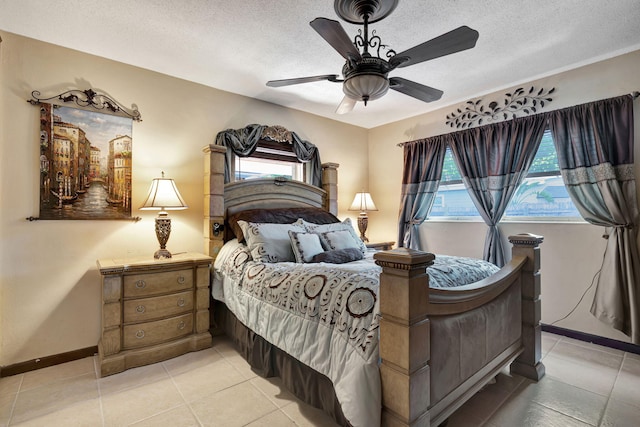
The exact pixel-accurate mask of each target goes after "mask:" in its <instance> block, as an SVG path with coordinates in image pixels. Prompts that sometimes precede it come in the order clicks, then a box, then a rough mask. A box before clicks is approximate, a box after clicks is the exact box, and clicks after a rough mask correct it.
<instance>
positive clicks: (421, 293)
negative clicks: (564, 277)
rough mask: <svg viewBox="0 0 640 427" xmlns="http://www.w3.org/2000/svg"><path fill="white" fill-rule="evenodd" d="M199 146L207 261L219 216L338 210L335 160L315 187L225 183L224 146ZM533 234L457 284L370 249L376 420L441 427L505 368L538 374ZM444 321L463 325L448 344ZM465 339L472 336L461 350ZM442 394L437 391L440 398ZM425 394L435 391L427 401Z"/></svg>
mask: <svg viewBox="0 0 640 427" xmlns="http://www.w3.org/2000/svg"><path fill="white" fill-rule="evenodd" d="M204 152H205V195H204V196H205V215H204V216H205V224H204V228H205V248H206V249H205V250H206V251H207V253H208V254H209V255H210V256H212V257H214V258H215V256H216V255H217V253H218V251H219V249H220V248H221V247H222V245H223V244H224V232H223V228H224V227H221V226H222V225H223V224H224V218H225V215H227V214H230V213H233V212H237V211H239V210H244V209H254V208H260V207H271V208H274V207H289V206H291V207H294V206H315V207H324V208H325V209H327V210H329V211H330V212H332V213H333V214H334V215H335V214H337V167H338V165H337V164H334V163H327V164H323V165H322V166H323V189H322V190H321V189H318V188H316V187H312V186H309V185H307V184H303V183H299V182H294V181H278V180H275V181H274V180H257V181H256V180H248V181H240V182H236V183H231V184H227V185H226V186H225V184H224V154H225V152H226V148H225V147H221V146H217V145H210V146H208V147H205V149H204ZM542 240H543V239H542V237H540V236H535V235H530V234H524V235H517V236H510V237H509V241H510V242H511V243H512V245H513V249H512V259H511V262H510V263H509V264H507V265H506V266H505V267H503V268H502V269H501V270H500V271H499V272H498V273H496V274H494V275H493V276H491V277H489V278H487V279H485V280H482V281H480V282H477V283H474V284H471V285H467V286H463V287H458V288H441V289H433V288H429V286H428V283H429V277H428V275H427V273H426V267H427V266H428V265H429V264H431V263H432V262H433V259H434V255H433V254H430V253H425V252H420V251H415V250H411V249H405V248H398V249H395V250H392V251H386V252H378V253H376V254H375V255H374V258H375V260H376V262H377V263H378V264H379V265H380V266H381V267H382V273H381V276H380V293H379V298H380V312H381V320H380V338H379V351H380V358H381V364H380V376H381V385H382V418H381V419H382V425H383V426H394V427H395V426H437V425H440V424H441V423H443V422H445V421H446V420H447V418H448V417H449V416H450V415H451V414H452V413H453V412H454V411H455V410H456V409H458V408H459V407H460V406H462V404H464V402H466V401H467V400H468V399H470V398H471V397H472V396H473V395H474V394H475V393H476V392H478V391H479V390H480V389H481V388H482V387H483V386H484V385H486V384H487V383H488V382H489V381H491V380H492V379H493V378H494V377H495V376H496V375H497V374H498V373H499V372H500V371H501V370H502V369H503V368H504V367H506V366H509V365H510V370H511V372H512V373H514V374H518V375H522V376H524V377H527V378H530V379H533V380H535V381H537V380H539V379H540V378H542V377H543V376H544V365H543V364H542V363H541V362H540V359H541V347H540V346H541V344H540V341H541V335H540V334H541V329H540V315H541V311H540V272H539V270H540V249H539V245H540V243H542ZM508 295H515V297H511V299H510V300H508V306H507V307H508V311H507V313H506V315H505V314H504V313H498V314H496V313H497V312H499V311H500V310H503V309H504V307H505V302H504V301H507V300H506V298H509V296H508ZM501 299H502V302H501V301H500V300H501ZM499 304H502V305H499ZM500 307H502V308H500ZM492 313H493V314H492ZM491 316H493V322H494V323H495V322H496V320H497V321H500V322H501V323H500V324H498V325H497V327H495V325H492V320H491ZM496 316H497V317H496ZM482 319H484V320H482ZM504 319H510V320H509V321H508V322H507V321H505V320H504ZM452 324H464V325H466V327H465V328H460V330H459V331H457V332H458V334H459V335H460V336H461V337H462V338H460V340H459V341H456V340H455V339H453V340H452V338H451V336H452V335H455V334H450V333H447V330H449V329H447V328H451V325H452ZM492 326H494V327H492ZM503 330H504V331H506V330H511V331H512V332H511V335H509V337H508V338H505V336H506V332H504V334H503V332H502V331H503ZM449 331H450V330H449ZM514 331H515V332H514ZM480 332H483V333H484V337H482V333H480ZM514 334H515V335H514ZM465 336H467V337H471V338H472V339H473V340H475V341H477V342H474V343H473V345H471V344H466V345H467V347H465V342H466V341H465V338H464V337H465ZM478 337H480V338H478ZM514 337H515V338H514ZM452 349H453V350H452ZM478 349H480V350H481V351H478ZM454 350H455V351H454ZM469 351H471V352H473V353H478V355H475V356H474V357H473V358H472V357H470V356H468V355H467V354H466V353H468V352H469ZM476 356H477V357H478V358H479V360H480V361H478V358H476ZM452 358H453V359H455V360H454V362H455V363H457V364H459V365H460V367H459V368H457V369H458V371H460V372H456V371H455V369H454V370H452V369H451V367H450V366H449V365H447V366H444V365H446V364H447V363H449V361H450V360H451V359H452ZM456 358H458V359H456ZM479 363H480V365H478V364H479ZM456 366H457V365H456ZM446 370H449V371H450V372H449V373H448V374H447V375H448V377H449V378H448V379H446V380H443V379H442V376H441V373H442V372H444V371H446ZM439 375H440V376H439ZM438 379H439V380H438ZM437 381H439V382H438V383H437V384H436V382H437ZM445 383H446V384H445ZM434 390H438V392H437V393H434ZM443 390H444V391H446V393H445V394H444V395H442V396H440V394H442V393H443V392H442V391H443ZM432 394H439V396H438V397H437V398H433V396H432Z"/></svg>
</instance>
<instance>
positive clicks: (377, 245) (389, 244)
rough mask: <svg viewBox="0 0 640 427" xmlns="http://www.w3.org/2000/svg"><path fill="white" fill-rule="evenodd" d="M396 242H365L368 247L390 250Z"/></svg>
mask: <svg viewBox="0 0 640 427" xmlns="http://www.w3.org/2000/svg"><path fill="white" fill-rule="evenodd" d="M394 243H396V242H378V243H366V246H367V248H368V249H374V250H376V251H390V250H391V248H393V245H394Z"/></svg>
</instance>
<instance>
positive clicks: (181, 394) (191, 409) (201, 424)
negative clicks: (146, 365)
mask: <svg viewBox="0 0 640 427" xmlns="http://www.w3.org/2000/svg"><path fill="white" fill-rule="evenodd" d="M162 368H163V369H164V370H165V372H166V373H167V375H169V379H170V380H171V382H172V383H173V385H174V386H175V388H176V390H178V393H179V394H180V397H182V400H183V401H184V404H185V405H186V406H187V408H189V412H191V415H193V417H194V418H195V420H196V421H197V422H198V425H199V426H201V427H202V426H204V423H203V422H202V420H201V419H200V417H199V416H198V414H196V412H195V411H194V410H193V407H192V406H191V403H190V402H189V401H188V400H187V398H186V397H185V396H184V394H183V393H182V390H180V387H179V386H178V383H176V381H175V378H174V377H173V375H171V372H170V371H169V369H168V368H167V365H166V364H165V363H164V362H162ZM189 371H191V369H189Z"/></svg>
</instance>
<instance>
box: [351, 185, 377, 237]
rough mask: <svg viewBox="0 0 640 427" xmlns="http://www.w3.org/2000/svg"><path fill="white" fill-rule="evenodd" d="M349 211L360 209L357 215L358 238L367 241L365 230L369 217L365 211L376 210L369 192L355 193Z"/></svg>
mask: <svg viewBox="0 0 640 427" xmlns="http://www.w3.org/2000/svg"><path fill="white" fill-rule="evenodd" d="M349 210H350V211H360V215H358V230H360V238H361V239H362V241H363V242H368V241H369V239H367V236H365V233H366V231H367V226H368V225H369V217H368V216H367V211H377V210H378V208H376V205H375V203H373V199H372V198H371V194H369V193H365V192H362V193H356V197H354V199H353V203H351V207H350V208H349Z"/></svg>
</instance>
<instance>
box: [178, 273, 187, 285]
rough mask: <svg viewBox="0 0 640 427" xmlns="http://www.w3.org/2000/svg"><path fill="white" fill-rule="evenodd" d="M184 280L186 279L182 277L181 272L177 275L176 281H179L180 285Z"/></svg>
mask: <svg viewBox="0 0 640 427" xmlns="http://www.w3.org/2000/svg"><path fill="white" fill-rule="evenodd" d="M185 280H186V279H185V277H184V276H183V275H182V274H181V275H179V276H178V283H179V284H181V285H182V284H183V283H184V281H185Z"/></svg>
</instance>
